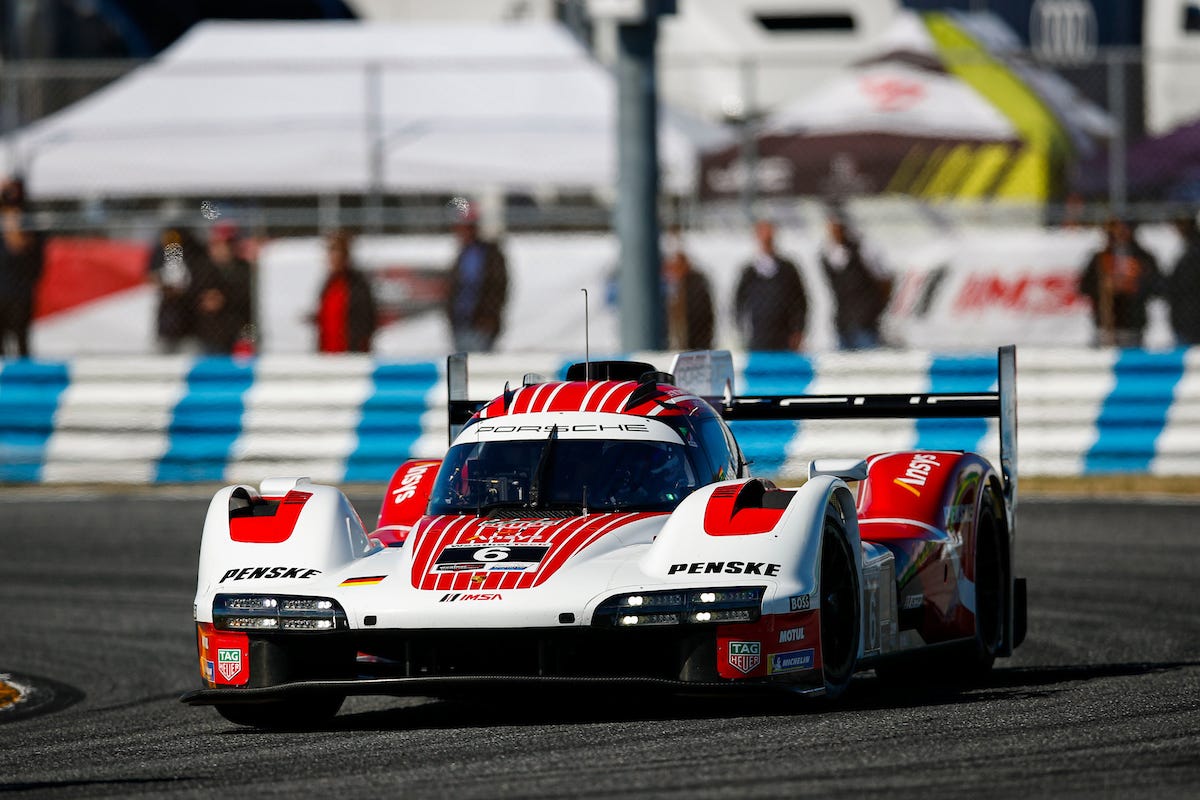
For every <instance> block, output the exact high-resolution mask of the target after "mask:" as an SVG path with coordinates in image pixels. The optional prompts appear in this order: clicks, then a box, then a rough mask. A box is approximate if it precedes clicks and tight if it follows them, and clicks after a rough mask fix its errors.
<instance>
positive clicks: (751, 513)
mask: <svg viewBox="0 0 1200 800" xmlns="http://www.w3.org/2000/svg"><path fill="white" fill-rule="evenodd" d="M756 483H758V484H760V485H759V486H754V485H753V484H756ZM764 489H765V490H766V492H768V493H769V492H772V491H776V490H775V487H774V485H773V484H770V483H769V482H765V483H764V482H762V481H758V480H757V479H750V480H738V481H726V482H723V483H717V484H713V485H711V486H706V487H704V488H703V489H700V490H698V491H696V492H694V493H693V494H691V495H690V496H688V497H687V498H686V499H685V500H684V501H683V502H682V503H680V505H679V507H678V508H677V509H676V510H675V512H674V513H673V514H671V516H670V518H669V519H668V520H667V522H666V523H665V525H664V526H663V529H662V531H661V533H660V534H659V535H658V537H657V539H655V541H654V543H653V544H652V545H651V546H650V548H649V549H648V551H647V552H646V554H645V556H643V558H642V560H641V563H640V566H641V568H642V570H643V571H645V572H646V573H647V574H649V575H653V576H655V577H661V578H663V579H664V580H666V581H671V582H684V581H687V582H689V583H692V584H696V583H697V582H698V581H703V580H704V579H705V578H707V579H708V580H709V581H710V582H711V581H717V582H718V583H735V582H741V583H745V582H753V583H757V582H761V581H763V580H765V581H767V582H768V583H769V584H771V585H772V586H773V588H774V591H771V590H770V589H768V592H767V594H766V596H765V597H764V601H763V612H764V613H766V614H781V613H787V612H789V611H792V610H796V607H797V606H798V605H799V604H801V603H803V604H805V607H806V608H817V607H818V606H819V603H820V598H819V597H818V596H817V587H818V581H819V575H818V571H819V567H820V563H821V532H822V530H823V528H824V520H825V510H826V508H828V507H829V506H830V505H833V506H834V508H835V509H837V511H838V513H839V514H840V516H841V517H842V518H843V519H844V520H845V526H846V535H847V538H848V539H849V544H850V548H851V549H850V552H851V553H854V554H860V553H861V552H862V550H861V546H860V543H859V533H858V520H857V517H856V516H855V511H854V496H853V494H852V493H851V492H850V489H849V488H848V487H847V486H846V483H845V482H844V481H842V480H841V479H840V478H836V477H833V476H829V475H818V476H816V477H814V478H813V479H812V480H810V481H808V482H807V483H805V484H804V485H803V486H801V487H799V488H798V489H784V490H778V491H780V492H785V493H788V494H789V495H790V498H788V499H787V500H786V505H785V506H784V507H783V508H782V509H776V511H777V514H778V515H777V519H775V521H774V524H773V525H771V526H770V527H769V528H765V529H763V528H764V526H763V525H762V524H761V522H762V520H763V518H764V515H763V514H761V513H756V512H759V511H761V508H762V507H761V506H759V507H758V508H755V507H754V505H753V500H751V501H750V502H749V503H748V504H747V505H744V506H741V507H739V506H738V503H737V502H734V503H733V504H732V505H733V507H734V511H733V513H732V515H730V514H729V513H728V511H727V509H728V507H729V500H730V498H731V496H734V495H741V493H743V492H750V493H752V496H753V495H757V494H760V493H762V491H763V490H764ZM768 496H770V495H768ZM782 499H783V498H780V497H772V498H771V500H772V501H773V504H774V505H779V502H780V501H781V500H782ZM722 504H724V507H722V508H720V509H718V506H720V505H722ZM718 511H719V513H717V512H718ZM742 514H746V515H747V516H746V518H745V524H739V520H738V517H739V515H742ZM750 565H756V566H754V567H753V568H751V567H750ZM855 568H856V570H858V571H859V575H858V579H859V585H860V586H861V585H862V574H861V557H856V558H855Z"/></svg>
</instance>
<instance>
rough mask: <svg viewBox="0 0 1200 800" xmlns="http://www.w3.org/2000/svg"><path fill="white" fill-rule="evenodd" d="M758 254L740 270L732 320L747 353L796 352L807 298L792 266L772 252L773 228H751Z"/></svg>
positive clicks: (762, 222) (763, 223)
mask: <svg viewBox="0 0 1200 800" xmlns="http://www.w3.org/2000/svg"><path fill="white" fill-rule="evenodd" d="M754 235H755V238H756V239H757V240H758V253H757V254H756V255H755V256H754V258H753V259H751V260H750V262H749V263H747V264H746V265H745V266H744V267H743V268H742V274H741V277H740V278H739V279H738V283H737V290H736V292H735V295H734V318H735V319H736V320H737V324H738V329H739V330H740V331H741V332H742V343H743V345H744V346H745V347H746V348H747V349H750V350H799V349H800V346H801V345H802V344H803V343H804V325H805V323H806V322H807V320H808V295H807V294H806V293H805V291H804V283H803V281H802V280H801V278H800V271H799V270H798V269H797V268H796V265H795V264H794V263H792V262H791V261H789V260H788V259H786V258H783V257H782V256H780V255H779V254H778V253H776V252H775V226H774V225H772V224H771V223H770V222H767V221H765V220H760V221H759V222H758V223H756V224H755V226H754Z"/></svg>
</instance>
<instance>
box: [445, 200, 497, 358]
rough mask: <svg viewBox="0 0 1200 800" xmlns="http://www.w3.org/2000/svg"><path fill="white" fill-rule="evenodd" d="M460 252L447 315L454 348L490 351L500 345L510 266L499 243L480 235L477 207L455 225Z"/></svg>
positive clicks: (453, 270) (452, 269) (453, 268)
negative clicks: (498, 338) (497, 341)
mask: <svg viewBox="0 0 1200 800" xmlns="http://www.w3.org/2000/svg"><path fill="white" fill-rule="evenodd" d="M454 235H455V238H457V239H458V245H459V250H458V255H457V256H456V257H455V259H454V263H453V264H452V265H451V267H450V291H449V294H448V296H447V299H446V315H447V317H448V318H449V320H450V332H451V334H452V335H453V336H454V349H455V350H456V351H466V352H487V351H490V350H491V349H492V348H493V347H494V346H495V344H496V338H497V337H498V336H499V335H500V331H501V329H502V326H503V320H504V305H505V301H506V300H507V297H508V266H507V265H506V263H505V260H504V253H503V252H501V250H500V247H499V246H498V245H497V244H496V243H495V242H491V241H488V240H486V239H482V238H480V236H479V217H478V214H477V212H476V210H475V209H474V208H473V207H470V208H466V209H464V210H463V211H462V213H460V214H459V216H458V219H457V220H456V221H455V224H454Z"/></svg>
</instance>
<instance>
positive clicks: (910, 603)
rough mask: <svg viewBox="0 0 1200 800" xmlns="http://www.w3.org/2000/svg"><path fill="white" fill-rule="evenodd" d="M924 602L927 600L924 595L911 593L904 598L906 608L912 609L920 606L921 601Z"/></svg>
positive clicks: (907, 609) (906, 609)
mask: <svg viewBox="0 0 1200 800" xmlns="http://www.w3.org/2000/svg"><path fill="white" fill-rule="evenodd" d="M923 602H925V597H924V595H919V594H910V595H909V596H908V597H906V598H904V610H905V611H911V610H912V609H914V608H920V607H921V603H923Z"/></svg>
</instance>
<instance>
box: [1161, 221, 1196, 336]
mask: <svg viewBox="0 0 1200 800" xmlns="http://www.w3.org/2000/svg"><path fill="white" fill-rule="evenodd" d="M1175 229H1176V230H1178V231H1179V235H1180V236H1181V237H1182V238H1183V252H1182V253H1180V254H1179V260H1178V261H1176V262H1175V269H1173V270H1172V271H1171V275H1170V276H1169V277H1168V278H1167V301H1168V302H1169V303H1170V306H1171V329H1172V330H1173V331H1174V332H1175V343H1176V344H1178V345H1180V346H1181V347H1190V346H1192V345H1196V344H1200V225H1197V224H1196V217H1195V216H1194V215H1193V216H1188V217H1182V218H1180V219H1177V220H1175Z"/></svg>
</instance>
